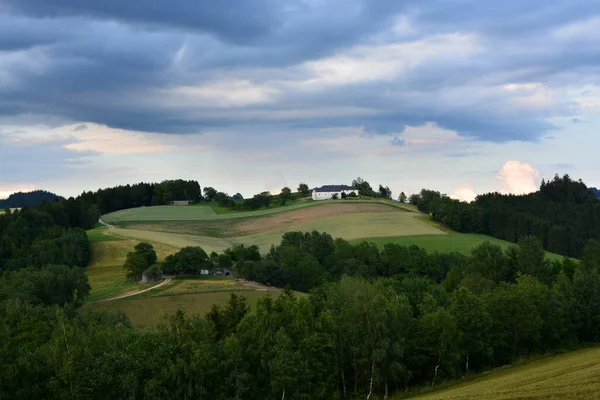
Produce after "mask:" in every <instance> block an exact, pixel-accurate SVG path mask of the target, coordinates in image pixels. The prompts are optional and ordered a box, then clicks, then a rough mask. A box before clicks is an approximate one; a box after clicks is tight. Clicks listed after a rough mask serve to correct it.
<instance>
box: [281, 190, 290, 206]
mask: <svg viewBox="0 0 600 400" xmlns="http://www.w3.org/2000/svg"><path fill="white" fill-rule="evenodd" d="M291 198H292V189H290V188H289V187H287V186H286V187H284V188H283V189H281V193H279V199H280V200H281V205H285V203H286V202H287V201H288V200H290V199H291Z"/></svg>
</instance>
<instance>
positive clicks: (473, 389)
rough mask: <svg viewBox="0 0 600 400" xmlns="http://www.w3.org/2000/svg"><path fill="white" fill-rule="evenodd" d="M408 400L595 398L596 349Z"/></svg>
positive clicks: (598, 392) (599, 353) (599, 381)
mask: <svg viewBox="0 0 600 400" xmlns="http://www.w3.org/2000/svg"><path fill="white" fill-rule="evenodd" d="M411 398H415V399H420V400H463V399H464V400H466V399H469V400H476V399H477V400H479V399H491V400H517V399H528V400H534V399H539V400H542V399H543V400H546V399H574V400H592V399H599V398H600V348H593V349H586V350H580V351H574V352H571V353H567V354H562V355H559V356H555V357H551V358H547V359H544V360H540V361H534V362H532V363H529V364H527V365H522V366H518V367H513V368H508V369H505V370H500V371H496V372H492V373H490V374H489V375H486V376H484V377H481V378H477V379H475V380H473V381H469V382H465V383H461V384H457V385H455V386H452V387H451V388H449V389H445V390H440V391H436V392H432V393H429V394H426V395H421V396H416V397H411ZM398 399H399V398H398Z"/></svg>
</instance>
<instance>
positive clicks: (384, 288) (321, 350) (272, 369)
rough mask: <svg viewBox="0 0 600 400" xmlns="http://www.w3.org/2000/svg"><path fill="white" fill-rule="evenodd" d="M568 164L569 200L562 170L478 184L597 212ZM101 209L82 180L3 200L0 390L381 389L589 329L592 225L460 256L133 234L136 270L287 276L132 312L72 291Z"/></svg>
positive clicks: (577, 340)
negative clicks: (215, 299) (10, 207)
mask: <svg viewBox="0 0 600 400" xmlns="http://www.w3.org/2000/svg"><path fill="white" fill-rule="evenodd" d="M559 180H560V181H562V180H563V178H559ZM564 182H565V185H564V187H565V188H567V189H565V190H566V193H567V195H568V196H570V197H569V198H571V200H569V201H563V200H564V198H563V197H562V196H563V194H564V193H563V194H560V193H561V192H560V191H556V188H562V187H563V186H561V185H560V182H558V181H556V182H550V183H548V184H544V185H543V187H542V190H541V191H540V193H538V194H535V195H531V196H512V197H511V196H506V198H504V197H502V196H500V200H497V199H496V196H488V197H485V196H484V198H485V199H488V202H489V203H492V204H496V202H498V203H497V204H499V206H498V207H500V208H502V207H508V205H506V204H511V205H512V204H513V203H511V201H512V202H514V205H515V207H516V209H518V210H522V215H521V214H519V215H520V216H521V217H523V218H524V217H525V216H530V217H531V218H533V216H534V215H539V218H540V219H542V218H549V217H548V215H547V214H549V213H550V212H549V211H548V212H547V214H546V213H544V212H543V210H539V209H538V210H535V211H533V210H530V209H528V208H527V207H525V206H524V205H523V204H526V203H527V202H531V203H532V204H535V205H536V206H541V205H545V206H547V207H548V209H553V208H552V207H554V205H553V204H554V203H555V202H556V203H560V204H561V206H562V210H563V211H564V212H566V213H570V212H573V213H574V214H572V215H577V210H580V207H581V209H585V207H591V208H590V209H592V210H593V211H594V212H597V208H593V207H596V206H597V203H593V202H592V201H591V200H590V199H589V197H588V196H586V193H588V192H589V191H587V189H586V190H585V191H584V190H579V189H578V188H581V186H579V185H578V184H577V183H576V182H571V181H564ZM553 187H554V189H553ZM109 191H110V190H107V191H103V193H105V194H106V193H109ZM114 193H116V192H114ZM557 193H558V194H557ZM423 194H425V195H427V194H428V193H427V192H424V193H422V194H421V196H422V197H421V199H422V201H429V200H427V196H423ZM530 197H531V198H530ZM90 198H91V197H90ZM490 199H491V200H490ZM515 199H516V200H515ZM549 199H552V200H549ZM413 200H415V199H414V198H413ZM538 202H539V203H538ZM107 204H108V203H107ZM110 204H112V206H114V205H115V204H117V202H113V203H110ZM427 204H428V206H431V209H429V210H428V211H429V212H432V213H433V214H434V216H435V218H438V219H439V218H440V215H442V214H440V211H439V210H440V209H441V207H442V205H448V209H447V211H446V213H447V214H445V215H450V216H452V215H455V217H456V218H458V219H462V218H463V217H464V215H463V213H464V212H465V211H464V210H476V209H478V210H483V211H482V212H483V215H484V217H485V215H486V214H485V212H487V211H486V210H487V209H488V208H486V207H488V206H487V204H488V203H486V202H485V201H483V199H478V200H477V201H475V202H474V203H472V204H466V203H458V202H456V203H455V202H451V201H448V200H447V199H445V198H444V197H443V196H441V195H440V196H439V199H438V201H437V202H436V201H430V202H428V203H427ZM456 204H458V205H456ZM77 205H79V206H77ZM592 205H593V206H592ZM71 206H77V207H74V208H71ZM112 206H111V207H112ZM419 206H420V208H423V207H424V205H423V204H420V205H419ZM103 207H106V205H105V206H103ZM452 207H455V208H452ZM462 207H465V208H464V209H463V208H462ZM489 207H490V208H494V207H492V206H489ZM530 207H533V206H530ZM571 207H572V208H573V210H574V211H570V210H571ZM74 210H75V211H74ZM109 211H112V210H110V209H109ZM434 211H435V213H434ZM100 212H104V211H101V210H100V206H99V205H98V204H97V203H94V202H90V203H86V202H85V201H83V200H82V199H80V198H78V199H70V200H66V201H63V202H51V203H45V204H42V205H40V206H36V207H26V208H24V209H23V210H21V211H19V212H17V213H14V214H8V215H3V216H0V266H1V267H2V271H0V273H1V278H0V359H1V360H2V363H0V399H4V398H10V399H106V398H111V399H171V398H172V399H268V398H273V399H276V398H277V399H279V398H288V399H336V398H337V399H352V398H367V399H371V398H383V397H385V396H386V395H389V394H392V393H403V392H404V391H406V390H410V389H414V388H419V387H423V386H427V387H430V386H435V385H437V384H439V383H440V382H442V381H445V380H449V379H457V378H460V377H462V376H464V375H466V374H471V373H478V372H481V371H485V370H487V369H490V368H493V367H495V366H500V365H505V364H508V363H511V362H514V361H515V360H517V359H519V358H520V357H528V356H530V355H532V354H544V353H548V352H557V351H562V350H567V349H571V348H574V347H577V346H583V345H587V344H589V343H597V342H598V341H599V340H600V242H599V241H597V240H589V241H586V243H585V244H584V245H583V247H582V250H581V253H580V254H581V257H580V258H581V261H580V262H576V261H573V260H571V259H568V258H565V259H563V260H562V261H549V260H548V259H546V258H545V253H544V251H543V248H544V247H545V246H547V242H544V241H543V240H541V239H540V238H539V237H538V236H537V235H532V234H529V235H525V234H519V235H516V237H515V241H516V242H517V244H516V245H514V246H512V247H510V248H509V249H507V250H506V251H503V250H502V249H501V248H500V247H498V246H494V245H491V244H489V243H485V244H483V245H481V246H479V247H477V248H475V249H473V251H472V254H471V255H469V256H465V255H462V254H458V253H450V254H442V253H428V252H426V251H425V250H423V249H421V248H419V247H417V246H411V247H405V246H399V245H394V244H388V245H386V246H384V247H383V249H378V248H377V247H376V246H374V245H372V244H369V243H360V244H357V245H352V244H350V243H349V242H347V241H345V240H342V239H334V238H332V237H331V236H330V235H328V234H326V233H319V232H311V233H301V232H289V233H286V234H285V235H284V236H283V238H282V241H281V243H280V244H279V245H278V246H274V247H272V249H271V250H270V251H269V252H268V254H267V255H265V256H264V257H261V256H260V254H259V253H258V248H257V247H256V246H248V247H244V246H236V247H233V248H231V249H228V250H227V251H225V252H224V253H223V254H216V253H213V254H211V255H208V254H207V253H206V252H204V250H203V249H201V248H197V247H190V248H184V249H182V250H181V251H180V252H178V253H177V254H175V255H173V256H172V257H170V258H168V259H167V260H165V262H164V263H162V264H161V263H157V262H156V255H155V253H154V250H153V249H152V246H151V245H149V244H145V243H142V244H140V245H138V246H136V248H135V249H133V251H132V253H131V255H130V256H128V260H127V262H131V264H127V262H126V265H125V266H124V267H125V268H126V269H127V270H128V272H129V271H131V273H132V275H131V278H132V279H137V278H139V274H140V273H141V272H142V270H143V268H146V267H147V266H148V265H151V266H156V267H157V268H158V269H164V270H165V271H168V272H170V273H199V271H200V270H201V269H206V268H214V267H216V266H231V267H232V269H233V270H234V271H235V273H237V274H239V275H240V276H242V277H244V278H247V279H253V280H256V281H259V282H262V283H265V284H268V285H273V286H278V287H282V288H287V289H286V291H285V292H284V294H283V295H281V296H280V297H278V298H271V297H265V298H263V299H261V300H260V301H259V302H258V304H257V305H256V306H255V307H253V308H252V310H250V308H249V306H248V304H247V302H246V300H245V299H244V298H243V296H237V295H232V296H231V298H230V301H229V302H228V304H227V305H226V306H224V307H219V306H213V307H212V309H211V310H210V311H209V312H208V313H206V315H185V314H184V313H182V312H177V313H174V314H171V315H165V316H163V318H162V319H161V322H160V323H159V324H158V325H157V326H155V327H152V328H150V329H146V330H136V329H134V328H133V327H131V325H130V323H129V321H128V318H127V316H126V315H121V314H111V313H98V312H93V311H90V310H87V308H86V307H85V306H84V307H81V304H82V303H83V301H84V300H85V298H86V296H87V295H88V293H89V290H90V287H89V284H88V282H87V276H86V274H85V268H84V267H85V265H86V264H87V262H88V259H89V249H88V243H87V238H86V236H85V232H84V231H83V229H82V225H83V226H85V224H86V223H88V224H89V223H91V222H92V221H95V220H96V219H97V216H98V214H99V213H100ZM453 213H456V214H453ZM536 213H537V214H536ZM596 215H597V214H596ZM555 218H557V221H561V220H560V219H559V218H562V217H558V216H555ZM589 218H592V216H589ZM483 220H484V221H485V218H484V219H483ZM553 228H554V225H553V224H550V223H549V227H548V230H549V231H550V230H551V229H553ZM567 232H569V235H571V231H567ZM567 240H568V242H569V243H575V242H576V240H583V239H581V238H580V237H578V236H567ZM292 290H296V291H298V292H303V293H308V294H307V295H301V294H300V293H295V292H293V291H292Z"/></svg>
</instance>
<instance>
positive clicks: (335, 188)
mask: <svg viewBox="0 0 600 400" xmlns="http://www.w3.org/2000/svg"><path fill="white" fill-rule="evenodd" d="M342 190H356V188H354V187H352V186H348V185H325V186H321V187H320V188H315V192H341V191H342Z"/></svg>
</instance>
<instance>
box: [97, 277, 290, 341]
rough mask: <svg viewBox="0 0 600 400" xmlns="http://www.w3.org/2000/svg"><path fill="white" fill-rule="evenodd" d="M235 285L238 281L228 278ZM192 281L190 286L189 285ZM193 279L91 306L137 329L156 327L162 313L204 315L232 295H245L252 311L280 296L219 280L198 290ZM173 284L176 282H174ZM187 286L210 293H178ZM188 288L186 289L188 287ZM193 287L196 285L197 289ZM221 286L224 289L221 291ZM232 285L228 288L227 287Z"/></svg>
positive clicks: (276, 291) (277, 291)
mask: <svg viewBox="0 0 600 400" xmlns="http://www.w3.org/2000/svg"><path fill="white" fill-rule="evenodd" d="M228 280H229V281H230V282H233V284H234V285H235V283H236V281H234V280H232V279H228ZM190 282H191V284H190ZM194 282H195V281H194V280H187V279H186V280H182V281H180V283H179V284H178V283H177V282H175V283H174V285H173V286H171V285H169V286H168V287H165V288H164V289H163V288H160V289H157V290H156V293H154V292H155V291H150V292H146V293H144V294H142V295H139V296H133V297H129V298H126V299H121V300H114V301H107V302H102V303H95V304H91V305H89V307H92V308H93V309H95V310H99V311H112V312H114V311H122V312H124V313H125V314H127V316H128V317H129V319H130V321H131V323H132V324H133V326H134V327H136V328H138V329H141V328H146V327H149V326H152V325H154V324H156V323H157V322H158V321H159V319H160V316H161V314H163V313H171V314H172V313H174V312H175V311H177V310H178V309H180V310H182V311H183V312H185V313H186V315H190V316H191V315H194V314H205V313H206V312H208V311H209V310H210V308H211V306H212V305H213V304H217V305H220V306H223V305H225V304H226V303H227V301H228V300H229V297H230V295H231V293H236V294H238V295H241V296H244V297H245V298H246V299H247V301H248V305H249V306H250V308H251V309H252V308H253V307H254V305H255V304H256V302H257V301H258V299H260V298H262V297H264V296H267V295H271V296H272V297H277V296H278V295H279V294H280V293H281V290H280V289H275V288H269V289H253V288H249V287H245V286H244V287H243V288H239V287H235V286H234V287H229V288H227V287H225V286H221V284H222V282H220V281H212V282H211V281H210V280H206V281H204V283H205V285H207V286H208V285H212V286H216V287H215V288H214V289H217V290H209V289H208V288H203V289H202V288H199V287H198V286H199V285H194ZM172 283H173V282H172ZM181 286H184V290H209V291H207V292H202V291H195V292H191V293H179V291H181V290H182V287H181ZM185 286H187V288H185ZM194 286H196V287H195V288H194ZM219 286H220V287H221V288H220V289H219ZM226 286H229V285H226Z"/></svg>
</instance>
